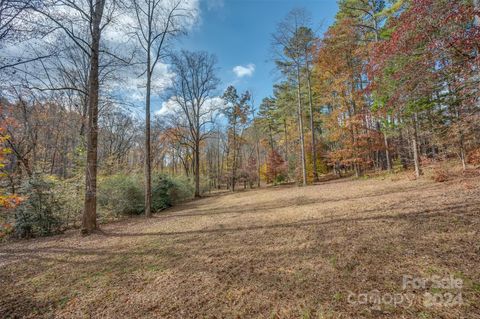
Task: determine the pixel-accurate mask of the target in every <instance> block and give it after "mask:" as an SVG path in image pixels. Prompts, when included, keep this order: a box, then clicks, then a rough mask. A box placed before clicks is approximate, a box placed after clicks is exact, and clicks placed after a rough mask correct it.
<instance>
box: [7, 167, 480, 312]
mask: <svg viewBox="0 0 480 319" xmlns="http://www.w3.org/2000/svg"><path fill="white" fill-rule="evenodd" d="M466 185H468V187H467V186H466ZM479 230H480V178H479V177H469V178H466V177H463V178H460V177H459V178H456V179H453V180H449V181H446V182H444V183H434V182H433V181H431V180H430V179H428V178H423V179H420V180H417V181H409V180H408V179H407V178H402V179H400V180H397V179H396V178H395V179H394V181H392V179H391V178H389V177H385V178H383V180H382V179H380V178H378V179H375V180H337V181H330V182H325V183H322V184H319V185H315V186H310V187H306V188H297V187H293V186H288V187H278V188H269V189H262V190H259V191H246V192H239V193H236V194H220V195H216V196H213V197H208V198H204V199H201V200H198V201H194V202H190V203H186V204H184V205H181V206H178V207H176V208H174V209H171V210H168V211H166V212H164V213H162V214H158V215H156V216H155V217H154V218H152V219H143V218H137V219H132V220H128V221H123V222H118V223H112V224H109V225H105V226H104V227H103V232H104V233H103V234H95V235H92V236H90V237H88V238H82V237H80V235H78V233H77V232H70V233H67V234H64V235H61V236H55V237H50V238H43V239H37V240H30V241H21V242H15V243H7V244H3V245H1V246H0V286H1V291H0V317H2V318H3V317H27V318H34V317H58V318H88V317H103V318H140V317H142V318H143V317H145V318H461V317H463V318H480V235H479ZM404 274H407V275H412V276H420V277H428V276H431V275H434V274H435V275H440V276H448V275H450V274H452V275H455V276H456V277H458V278H461V279H462V280H463V282H464V287H463V289H462V296H463V305H462V306H456V307H432V308H430V307H425V306H424V305H423V303H422V294H423V293H424V291H423V290H419V291H409V292H411V293H414V294H415V296H416V298H415V303H414V304H413V305H412V306H411V307H404V306H398V307H392V306H389V305H382V306H374V305H352V304H350V303H349V302H348V300H347V299H348V298H347V295H348V293H349V292H350V291H351V292H355V293H361V292H369V291H372V290H374V289H377V290H379V291H380V293H402V292H403V290H402V287H401V282H402V275H404Z"/></svg>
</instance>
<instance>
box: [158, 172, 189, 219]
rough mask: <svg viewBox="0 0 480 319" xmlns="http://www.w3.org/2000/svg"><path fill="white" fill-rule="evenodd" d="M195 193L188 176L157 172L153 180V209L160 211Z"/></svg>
mask: <svg viewBox="0 0 480 319" xmlns="http://www.w3.org/2000/svg"><path fill="white" fill-rule="evenodd" d="M193 194H194V188H193V186H192V184H191V183H190V181H189V180H188V179H187V178H186V177H182V176H179V177H172V176H169V175H165V174H157V175H155V176H154V177H153V180H152V210H153V211H154V212H155V211H160V210H162V209H165V208H167V207H170V206H172V205H173V204H175V203H177V202H180V201H182V200H185V199H188V198H191V197H193Z"/></svg>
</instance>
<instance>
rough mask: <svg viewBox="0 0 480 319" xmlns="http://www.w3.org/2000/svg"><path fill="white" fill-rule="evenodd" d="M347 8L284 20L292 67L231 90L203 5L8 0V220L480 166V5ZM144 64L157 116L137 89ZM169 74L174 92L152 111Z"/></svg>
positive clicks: (36, 220) (357, 4)
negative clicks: (322, 17) (256, 91)
mask: <svg viewBox="0 0 480 319" xmlns="http://www.w3.org/2000/svg"><path fill="white" fill-rule="evenodd" d="M338 4H339V12H338V13H337V16H336V19H335V22H334V23H333V24H332V25H331V26H330V27H329V28H328V30H327V31H326V32H325V33H324V34H317V32H316V30H315V27H314V26H315V25H316V21H311V18H310V15H309V12H307V11H306V10H304V9H293V10H292V11H291V12H290V13H289V14H288V15H287V16H286V17H285V19H284V20H282V21H280V22H279V24H278V28H277V31H276V32H275V33H274V34H272V37H271V38H272V48H271V57H270V58H272V59H273V60H274V61H275V65H276V67H277V69H278V70H277V71H278V74H279V75H280V78H281V79H280V80H279V82H278V83H277V84H276V85H275V87H274V89H273V92H274V93H273V96H269V97H256V96H252V93H251V92H238V91H237V89H236V88H235V87H233V86H229V87H227V88H226V89H225V90H223V89H224V87H223V86H222V83H220V81H219V79H218V73H219V72H221V70H218V68H217V65H216V64H217V61H216V57H215V56H213V55H212V54H210V53H208V52H189V51H178V50H176V48H175V39H176V38H178V37H181V36H182V35H183V34H184V33H185V32H187V31H188V27H189V25H191V24H192V23H195V19H196V15H195V9H194V8H193V9H192V8H191V7H190V6H189V1H182V0H176V1H159V0H146V1H137V0H131V1H127V2H126V3H125V2H119V1H115V0H95V1H93V2H87V1H85V2H82V1H72V0H45V1H27V0H18V1H17V0H15V1H12V0H0V17H1V18H2V19H1V21H2V22H1V25H0V49H1V50H3V51H2V52H5V54H3V53H2V55H1V57H0V73H1V75H0V76H1V79H2V84H1V111H0V112H1V113H0V117H1V128H0V134H1V140H0V141H1V142H2V152H1V156H2V162H3V163H4V164H2V167H1V170H2V180H1V182H2V185H1V186H2V197H1V201H0V202H1V204H2V211H1V216H0V218H1V220H0V223H1V226H0V227H1V228H0V233H2V234H4V235H7V234H15V235H17V236H20V237H28V236H34V235H43V234H50V233H54V232H57V231H60V230H62V229H64V228H65V227H71V226H80V227H81V228H82V231H83V232H84V233H90V232H92V231H94V230H95V229H96V228H97V227H98V223H97V220H98V219H108V218H109V217H112V216H115V215H121V214H127V215H128V214H142V213H145V214H146V215H147V216H148V215H151V213H152V212H154V211H159V210H161V209H163V208H165V207H168V206H170V205H172V204H174V203H175V202H176V201H181V200H184V199H187V198H192V197H199V196H201V195H202V194H204V193H207V192H211V191H214V190H217V189H227V188H228V189H229V190H231V191H234V190H235V189H238V188H247V187H248V188H254V187H260V186H261V184H262V182H263V183H264V184H279V183H286V182H295V183H297V184H299V185H307V184H311V183H315V182H318V181H320V180H321V178H322V177H324V176H327V175H328V176H331V175H333V176H339V177H340V176H351V175H355V176H361V175H363V174H366V173H368V172H371V171H398V170H412V172H414V175H415V176H416V177H417V178H418V177H420V176H421V175H422V166H423V165H425V164H427V163H429V162H433V161H445V160H452V161H458V163H459V164H460V165H462V167H463V169H464V170H467V169H468V168H469V167H468V166H471V167H472V168H473V167H476V166H478V165H479V164H480V144H479V139H480V125H479V123H480V121H479V115H480V113H479V111H480V105H479V80H480V79H479V55H478V51H479V44H480V41H479V40H480V33H479V32H480V25H479V24H480V20H479V10H480V7H479V4H478V2H477V1H467V0H461V1H449V0H438V1H435V0H397V1H382V0H341V1H339V3H338ZM127 17H129V18H127ZM125 21H128V23H127V22H125ZM109 30H113V31H109ZM126 30H130V31H128V32H127V31H126ZM131 30H133V31H131ZM109 32H110V33H109ZM118 33H120V34H123V35H124V36H123V37H124V38H125V39H127V42H125V43H117V42H115V41H113V40H112V37H111V34H118ZM12 48H17V51H12V50H13V49H12ZM18 48H20V49H21V50H22V52H23V53H24V54H22V55H21V56H14V55H8V54H7V53H8V52H17V53H18V52H19V51H18ZM159 61H160V62H159ZM162 63H166V64H168V68H167V69H165V68H164V67H163V64H162ZM127 70H129V71H131V70H134V72H136V74H138V78H137V79H140V80H141V81H140V80H138V81H140V82H139V83H141V84H140V86H141V88H142V96H141V98H142V99H143V100H144V102H142V108H141V112H144V114H143V115H142V114H139V108H138V107H136V106H135V105H134V103H132V102H131V101H130V100H129V97H128V96H127V95H128V94H121V93H119V92H120V90H119V88H121V87H122V86H126V85H127V84H128V83H129V81H132V79H131V78H129V77H128V76H126V75H127V74H128V72H127ZM166 73H168V74H169V75H170V77H169V81H168V83H167V84H165V87H166V88H165V89H162V90H163V91H164V93H165V95H166V96H167V100H168V103H166V104H165V105H164V108H165V109H164V110H163V111H162V112H159V113H156V114H154V115H153V116H152V118H151V119H150V114H151V110H150V108H151V107H150V105H151V103H152V101H151V95H152V93H151V92H152V90H153V91H155V90H160V88H159V87H158V86H157V84H158V82H159V81H158V78H157V77H159V76H160V75H162V74H163V75H164V74H166ZM262 98H263V99H262Z"/></svg>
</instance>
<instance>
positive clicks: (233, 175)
mask: <svg viewBox="0 0 480 319" xmlns="http://www.w3.org/2000/svg"><path fill="white" fill-rule="evenodd" d="M235 121H236V120H235ZM236 135H237V132H236V126H235V124H234V125H233V161H232V192H234V191H235V183H236V180H235V175H236V174H237V172H236V166H237V152H236V148H237V140H236Z"/></svg>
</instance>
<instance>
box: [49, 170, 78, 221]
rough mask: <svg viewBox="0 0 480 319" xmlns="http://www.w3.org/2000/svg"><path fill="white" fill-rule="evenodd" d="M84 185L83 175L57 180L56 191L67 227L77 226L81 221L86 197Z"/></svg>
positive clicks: (62, 217)
mask: <svg viewBox="0 0 480 319" xmlns="http://www.w3.org/2000/svg"><path fill="white" fill-rule="evenodd" d="M84 185H85V181H84V177H83V175H77V176H74V177H72V178H69V179H66V180H59V181H57V182H55V188H54V192H55V195H56V197H57V199H58V201H59V203H60V205H61V207H62V212H61V216H60V217H61V219H62V220H63V221H64V223H65V225H66V226H67V227H68V226H73V227H75V226H77V225H78V224H79V222H80V221H81V218H82V214H83V205H84V198H85V186H84Z"/></svg>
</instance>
